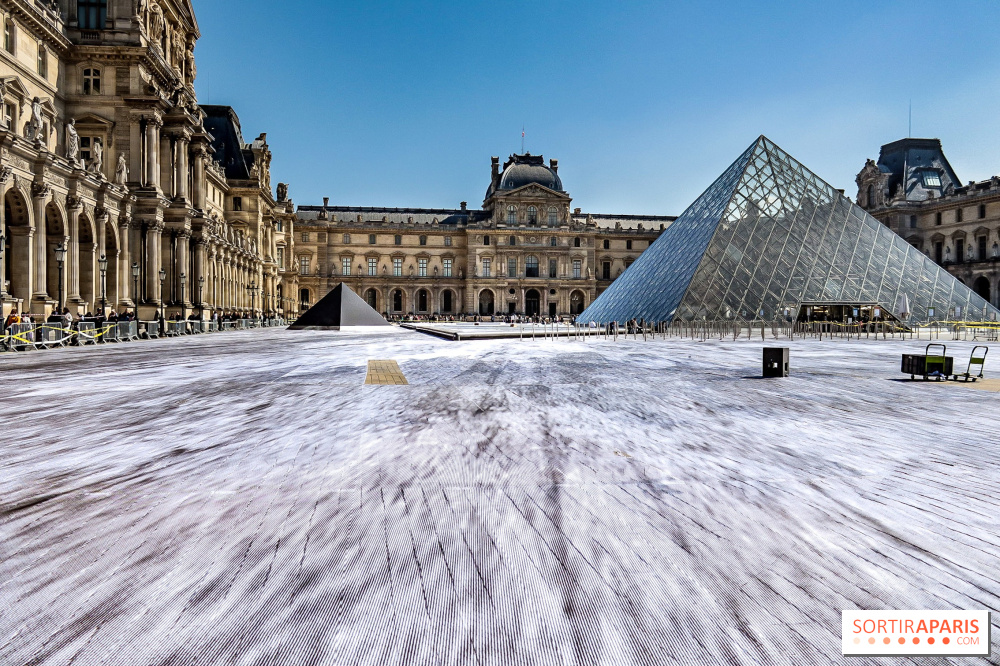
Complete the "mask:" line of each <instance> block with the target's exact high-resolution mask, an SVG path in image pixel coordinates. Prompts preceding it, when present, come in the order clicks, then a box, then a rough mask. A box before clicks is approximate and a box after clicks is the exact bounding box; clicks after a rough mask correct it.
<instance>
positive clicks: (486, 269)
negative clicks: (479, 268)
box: [483, 259, 490, 277]
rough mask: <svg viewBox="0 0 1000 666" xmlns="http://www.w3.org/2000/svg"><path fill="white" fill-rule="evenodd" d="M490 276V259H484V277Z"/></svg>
mask: <svg viewBox="0 0 1000 666" xmlns="http://www.w3.org/2000/svg"><path fill="white" fill-rule="evenodd" d="M489 276H490V260H489V259H483V277H489Z"/></svg>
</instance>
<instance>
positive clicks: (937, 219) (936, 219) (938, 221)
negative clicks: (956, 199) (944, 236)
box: [934, 213, 941, 227]
mask: <svg viewBox="0 0 1000 666" xmlns="http://www.w3.org/2000/svg"><path fill="white" fill-rule="evenodd" d="M934 224H935V225H936V226H939V227H940V226H941V213H935V214H934Z"/></svg>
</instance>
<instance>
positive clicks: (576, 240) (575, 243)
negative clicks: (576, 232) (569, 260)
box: [573, 238, 580, 247]
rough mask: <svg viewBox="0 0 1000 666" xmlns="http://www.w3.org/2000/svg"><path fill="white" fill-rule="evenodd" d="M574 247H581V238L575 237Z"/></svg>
mask: <svg viewBox="0 0 1000 666" xmlns="http://www.w3.org/2000/svg"><path fill="white" fill-rule="evenodd" d="M573 247H580V239H579V238H574V239H573Z"/></svg>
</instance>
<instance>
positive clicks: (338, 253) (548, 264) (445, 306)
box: [285, 154, 675, 316]
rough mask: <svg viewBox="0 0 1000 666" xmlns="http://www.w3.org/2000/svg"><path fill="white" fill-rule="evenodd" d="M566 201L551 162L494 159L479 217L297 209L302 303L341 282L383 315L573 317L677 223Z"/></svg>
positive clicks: (463, 212)
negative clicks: (599, 211)
mask: <svg viewBox="0 0 1000 666" xmlns="http://www.w3.org/2000/svg"><path fill="white" fill-rule="evenodd" d="M571 202H572V199H571V197H570V195H569V194H568V193H567V192H565V191H564V190H563V187H562V181H561V180H560V178H559V175H558V163H557V162H556V161H555V160H552V161H551V162H550V163H549V164H548V165H545V164H544V162H543V160H542V158H541V156H535V155H529V154H526V155H512V156H511V157H510V159H508V160H507V162H506V163H505V164H504V166H503V169H502V170H501V168H500V161H499V158H496V157H494V158H493V161H492V176H491V180H490V186H489V189H488V190H487V193H486V197H485V200H484V202H483V207H482V209H479V210H473V209H469V208H468V207H467V206H466V204H465V203H464V202H463V203H462V204H461V206H460V207H459V208H457V209H426V208H356V207H348V206H330V205H329V201H328V200H325V201H324V205H323V206H301V207H299V209H298V214H297V218H298V221H297V224H296V233H295V239H294V240H295V242H296V246H295V249H294V253H295V254H294V259H293V260H294V262H295V265H296V267H297V268H298V271H299V276H298V279H299V300H300V303H301V305H300V307H302V308H304V307H308V306H309V305H311V304H313V303H315V302H316V301H318V300H319V299H320V298H322V297H323V296H324V295H325V294H326V293H327V292H328V291H329V290H330V289H332V288H333V287H334V286H335V285H336V284H337V283H339V282H341V281H343V282H346V283H347V284H348V285H350V286H351V288H352V289H354V290H355V291H356V292H357V293H358V294H359V295H360V296H362V297H363V298H365V299H366V300H367V301H368V303H369V304H370V305H372V307H374V308H375V309H376V310H378V311H379V312H381V313H383V314H386V315H388V316H403V315H429V316H433V315H445V316H447V315H460V314H482V315H490V314H507V313H517V314H522V315H529V316H532V315H541V316H567V315H573V314H578V313H580V312H582V311H583V309H584V308H585V307H586V306H587V305H588V304H589V303H590V302H591V301H593V299H595V298H596V297H597V295H598V294H599V293H600V292H601V291H603V290H604V289H606V288H607V287H608V286H609V285H610V284H611V282H612V280H614V278H616V277H617V276H618V275H620V274H621V273H622V271H624V270H625V268H626V267H627V266H628V265H629V264H631V262H632V261H634V260H635V258H636V257H638V256H639V254H640V253H641V252H642V251H643V250H644V249H645V248H647V247H648V246H649V244H650V243H652V242H653V241H654V240H656V238H657V236H658V235H659V233H660V231H662V230H663V229H664V228H665V227H666V225H669V224H670V223H671V222H672V221H673V220H674V219H675V218H673V217H662V216H627V215H594V214H584V213H583V212H581V211H580V209H572V208H571ZM285 257H286V261H287V260H288V259H290V258H291V257H292V254H290V253H289V254H286V255H285Z"/></svg>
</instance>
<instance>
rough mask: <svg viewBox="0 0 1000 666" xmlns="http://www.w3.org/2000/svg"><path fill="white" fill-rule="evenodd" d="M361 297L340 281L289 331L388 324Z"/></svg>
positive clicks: (329, 329)
mask: <svg viewBox="0 0 1000 666" xmlns="http://www.w3.org/2000/svg"><path fill="white" fill-rule="evenodd" d="M389 325H390V324H389V322H387V321H386V320H385V318H383V317H382V315H380V314H379V313H378V312H376V311H375V310H374V309H372V307H371V306H370V305H368V303H366V302H365V300H364V299H363V298H361V297H360V296H358V295H357V294H355V293H354V291H353V290H352V289H351V288H350V287H348V286H347V285H346V284H344V283H343V282H341V283H340V284H338V285H337V286H336V287H334V288H333V290H332V291H330V293H329V294H327V295H326V296H324V297H323V298H321V299H320V300H319V302H318V303H316V305H314V306H312V307H311V308H309V309H308V310H306V311H305V312H304V313H303V314H302V315H301V316H300V317H299V318H298V319H296V320H295V322H294V323H293V324H292V325H291V326H289V327H288V330H290V331H301V330H322V331H339V330H340V329H341V328H342V327H345V326H389Z"/></svg>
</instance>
